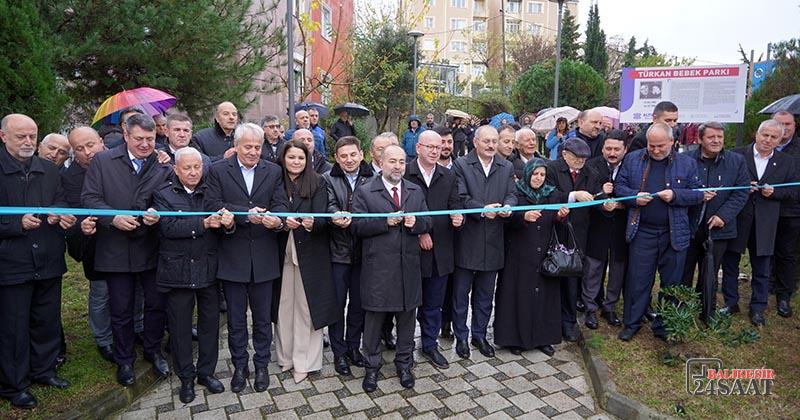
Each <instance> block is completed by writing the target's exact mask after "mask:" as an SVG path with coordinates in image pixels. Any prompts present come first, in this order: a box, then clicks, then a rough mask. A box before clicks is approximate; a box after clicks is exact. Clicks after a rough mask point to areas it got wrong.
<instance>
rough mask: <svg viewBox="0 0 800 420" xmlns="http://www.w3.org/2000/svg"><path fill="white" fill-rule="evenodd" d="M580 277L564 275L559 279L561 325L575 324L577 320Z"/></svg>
mask: <svg viewBox="0 0 800 420" xmlns="http://www.w3.org/2000/svg"><path fill="white" fill-rule="evenodd" d="M580 279H581V278H580V277H565V278H563V279H561V280H560V285H561V324H562V325H567V324H575V323H576V322H577V318H578V306H577V305H578V293H579V291H580V290H581V285H580ZM595 296H597V295H595Z"/></svg>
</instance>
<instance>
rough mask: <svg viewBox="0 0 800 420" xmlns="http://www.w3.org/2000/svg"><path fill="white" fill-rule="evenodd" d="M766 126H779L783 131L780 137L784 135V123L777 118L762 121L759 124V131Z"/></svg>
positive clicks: (779, 129)
mask: <svg viewBox="0 0 800 420" xmlns="http://www.w3.org/2000/svg"><path fill="white" fill-rule="evenodd" d="M765 128H777V129H778V131H780V132H781V135H780V137H783V132H784V128H783V124H781V123H780V122H778V121H777V120H773V119H769V120H764V121H762V122H761V124H759V125H758V132H759V133H760V132H761V130H763V129H765Z"/></svg>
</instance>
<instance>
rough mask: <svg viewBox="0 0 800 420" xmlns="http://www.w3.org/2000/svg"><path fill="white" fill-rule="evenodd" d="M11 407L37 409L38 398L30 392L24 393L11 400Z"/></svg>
mask: <svg viewBox="0 0 800 420" xmlns="http://www.w3.org/2000/svg"><path fill="white" fill-rule="evenodd" d="M10 402H11V406H13V407H15V408H22V409H25V410H31V409H33V408H35V407H36V397H34V396H33V394H31V393H30V392H28V391H22V392H20V393H19V394H17V395H15V396H13V397H11V398H10Z"/></svg>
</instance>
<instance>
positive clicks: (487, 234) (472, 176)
mask: <svg viewBox="0 0 800 420" xmlns="http://www.w3.org/2000/svg"><path fill="white" fill-rule="evenodd" d="M499 138H500V136H499V135H498V133H497V130H496V129H495V128H494V127H492V126H491V125H484V126H481V127H479V128H478V130H477V131H476V132H475V150H473V151H472V152H470V153H469V154H468V155H467V156H462V157H460V158H458V160H456V163H455V164H454V165H453V169H454V172H455V173H456V177H457V180H458V194H459V197H460V198H461V205H462V206H464V208H481V207H483V208H498V207H506V206H515V205H516V204H517V196H516V187H515V186H514V168H513V166H512V165H511V162H509V161H507V160H505V159H502V158H500V157H498V156H496V153H497V143H498V141H499ZM509 216H511V212H509V211H498V212H486V213H472V214H468V215H467V216H466V218H465V219H466V220H465V221H464V226H463V227H462V228H461V230H460V231H459V232H458V233H457V234H456V248H455V266H456V268H455V273H454V274H453V330H454V332H455V336H456V340H457V341H456V353H458V355H459V356H460V357H462V358H464V359H466V358H469V353H470V350H469V344H468V342H467V339H468V338H469V333H470V330H469V329H467V311H468V309H469V305H470V292H471V293H472V323H471V325H470V327H471V330H472V345H474V346H475V347H477V348H478V350H479V351H480V352H481V354H483V355H484V356H486V357H494V347H492V345H491V344H489V341H488V340H486V328H487V327H488V325H489V316H490V315H491V313H492V302H493V301H494V286H495V281H496V279H497V272H498V271H499V270H501V269H502V268H503V263H504V262H505V261H504V258H505V252H504V249H503V248H504V240H503V223H504V219H505V218H507V217H509Z"/></svg>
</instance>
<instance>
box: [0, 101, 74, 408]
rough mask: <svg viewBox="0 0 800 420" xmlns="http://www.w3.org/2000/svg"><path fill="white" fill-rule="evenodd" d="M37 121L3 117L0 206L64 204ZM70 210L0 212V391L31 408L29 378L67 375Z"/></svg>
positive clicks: (50, 381) (44, 380) (60, 383)
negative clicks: (41, 149) (64, 342)
mask: <svg viewBox="0 0 800 420" xmlns="http://www.w3.org/2000/svg"><path fill="white" fill-rule="evenodd" d="M37 133H38V128H37V126H36V123H35V122H34V121H33V120H32V119H31V118H30V117H28V116H27V115H22V114H10V115H6V116H5V117H3V119H2V122H0V138H2V140H3V143H4V144H5V147H3V148H0V191H2V195H0V206H31V207H39V206H41V207H51V206H55V207H62V206H63V205H64V203H63V195H62V194H63V191H61V182H60V177H59V174H58V168H56V166H55V165H53V164H52V163H50V162H49V161H46V160H44V159H40V158H39V157H37V156H34V152H35V151H36V135H37ZM74 223H75V217H74V216H70V215H62V216H56V215H34V214H24V215H5V216H2V217H0V247H1V248H2V249H3V252H2V253H0V325H2V339H0V396H2V397H3V398H6V399H8V400H9V401H10V403H11V405H12V406H13V407H17V408H24V409H31V408H34V407H35V406H36V398H35V397H34V396H33V394H31V393H30V391H28V387H29V386H30V383H31V381H33V382H37V383H40V384H43V385H47V386H53V387H56V388H66V387H68V386H69V382H68V381H66V380H64V379H61V378H59V377H58V376H56V370H55V364H56V357H57V356H58V351H59V347H60V344H61V323H60V322H59V321H60V319H61V276H62V275H63V274H64V273H65V272H66V271H67V266H66V263H65V261H64V230H66V229H69V228H70V227H72V225H73V224H74Z"/></svg>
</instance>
